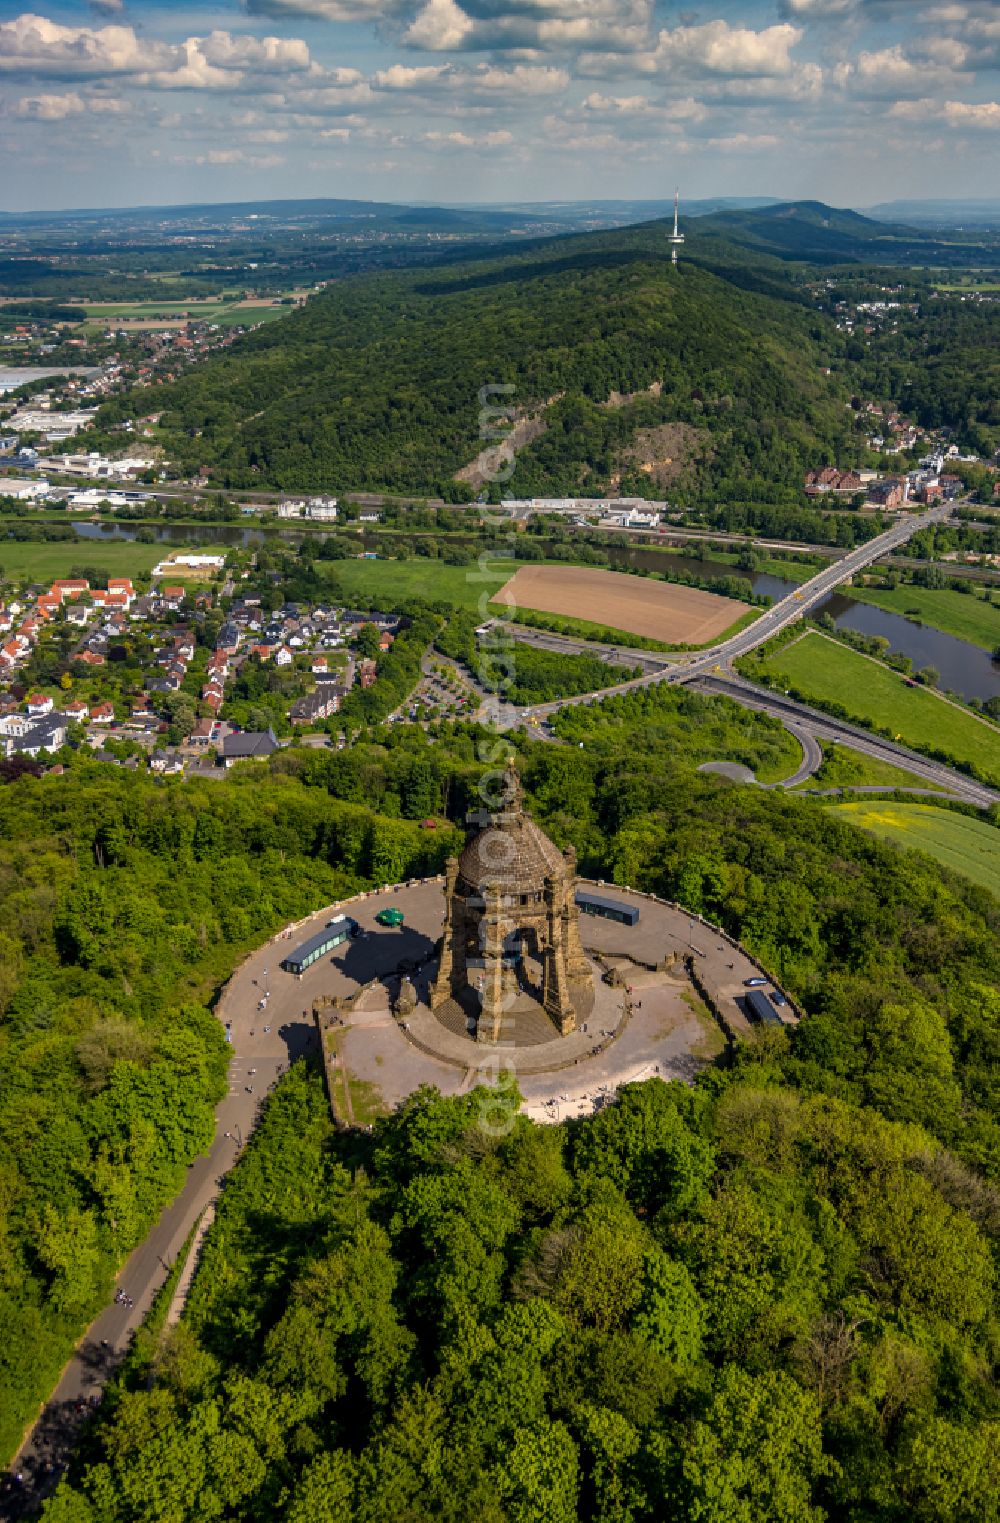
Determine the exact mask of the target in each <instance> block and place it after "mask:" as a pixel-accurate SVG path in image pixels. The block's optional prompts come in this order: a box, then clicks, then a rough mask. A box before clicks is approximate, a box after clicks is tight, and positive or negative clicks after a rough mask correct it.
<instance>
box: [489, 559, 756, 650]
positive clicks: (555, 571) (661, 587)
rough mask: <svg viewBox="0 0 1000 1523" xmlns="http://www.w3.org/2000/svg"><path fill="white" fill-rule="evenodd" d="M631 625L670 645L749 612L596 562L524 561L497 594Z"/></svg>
mask: <svg viewBox="0 0 1000 1523" xmlns="http://www.w3.org/2000/svg"><path fill="white" fill-rule="evenodd" d="M496 601H498V602H501V603H503V602H508V603H510V604H511V605H512V606H513V607H515V608H531V609H535V610H537V611H539V612H541V613H555V614H561V615H564V616H568V617H570V618H580V617H581V616H583V617H584V618H586V619H587V620H589V621H591V622H593V623H598V624H607V625H611V626H613V627H615V628H617V629H626V630H629V631H630V632H631V633H632V634H636V635H643V636H645V637H646V638H647V639H650V640H663V641H665V642H666V643H667V644H668V645H680V644H689V645H704V644H706V643H707V642H708V641H710V640H715V639H718V638H719V636H720V635H722V634H724V633H725V631H726V630H728V629H729V628H730V627H731V626H732V625H733V624H734V623H736V622H737V620H739V619H741V618H742V617H743V616H744V615H745V614H747V613H749V612H750V609H749V607H748V606H747V604H746V603H740V602H737V601H736V600H735V599H734V598H723V597H719V596H718V595H717V594H716V593H714V592H702V591H701V589H700V588H697V587H685V586H682V585H679V584H678V583H676V582H654V581H650V580H648V579H647V578H644V577H633V576H626V575H624V574H623V573H622V572H619V571H602V570H600V569H598V568H596V567H592V566H563V565H560V566H547V565H533V566H521V567H520V568H519V569H518V571H517V572H516V573H515V575H514V576H512V577H511V579H510V581H509V582H507V584H506V585H505V586H504V588H503V590H502V592H501V593H500V594H499V596H498V598H497V599H496Z"/></svg>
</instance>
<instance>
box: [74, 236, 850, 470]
mask: <svg viewBox="0 0 1000 1523" xmlns="http://www.w3.org/2000/svg"><path fill="white" fill-rule="evenodd" d="M719 268H720V270H721V273H710V272H708V271H707V270H704V269H700V268H698V267H697V266H696V265H695V264H694V263H689V264H687V265H684V266H682V267H681V268H680V269H679V270H673V269H671V267H670V265H669V262H668V261H666V260H665V258H664V245H663V230H662V228H661V227H658V226H655V225H653V226H645V227H639V228H632V229H627V230H624V231H621V232H611V233H602V234H595V235H589V236H574V237H571V238H564V239H554V240H550V241H549V242H545V243H540V244H536V245H533V246H532V247H531V248H530V249H524V250H520V251H518V252H516V253H506V252H505V253H500V254H497V255H495V256H494V257H492V258H485V257H481V258H479V259H477V260H475V261H473V262H469V263H466V264H460V265H455V264H454V263H442V265H441V266H440V268H438V269H433V270H422V271H419V272H414V271H407V272H400V273H392V274H376V275H370V276H365V277H363V278H357V279H350V280H345V281H342V282H339V283H337V284H335V285H333V286H331V287H329V288H328V289H327V290H325V291H323V292H321V293H320V294H319V295H317V296H316V297H314V298H313V299H312V300H311V301H310V302H309V303H308V304H307V306H306V307H305V308H304V309H303V310H301V311H299V312H296V313H294V314H293V315H292V316H291V317H289V318H288V319H287V320H286V321H284V322H282V323H280V324H274V325H271V326H270V327H268V328H264V329H262V330H260V331H259V332H257V333H254V334H251V335H249V336H247V337H246V338H244V339H242V340H240V341H239V342H237V343H236V344H235V345H234V346H233V347H232V349H230V350H228V351H227V352H226V354H225V355H218V356H213V357H211V358H209V359H207V360H206V361H205V362H204V363H203V364H200V365H199V366H197V367H196V368H195V369H194V370H193V371H192V372H191V374H189V375H187V376H185V377H183V378H182V379H181V380H180V381H179V382H177V383H176V385H174V386H172V387H170V388H169V389H168V390H166V391H165V393H164V395H163V398H162V401H163V404H164V409H165V410H164V417H163V432H164V442H165V443H166V445H167V448H168V453H169V454H170V456H171V458H172V459H174V460H175V462H176V464H177V468H178V469H180V470H182V471H187V470H189V469H191V468H193V467H195V466H198V465H201V464H203V463H207V464H210V465H211V466H212V467H213V468H214V470H215V472H216V475H217V477H218V479H219V480H220V481H221V482H223V483H226V484H229V485H232V486H249V485H255V484H260V483H263V482H267V483H269V484H272V485H275V486H281V487H289V488H300V487H321V486H329V485H330V484H331V483H333V484H335V485H336V486H338V487H340V488H350V487H353V488H388V489H392V490H396V491H400V492H410V491H413V492H428V491H452V490H453V489H454V486H455V483H454V482H453V481H452V478H453V475H454V473H455V471H457V470H458V469H459V468H460V467H462V466H465V465H468V464H469V463H470V462H471V461H472V460H473V459H474V458H475V456H476V455H477V453H478V451H479V450H480V449H481V448H482V447H483V439H482V438H481V437H480V405H481V403H480V389H481V388H483V387H491V386H512V387H513V388H514V389H513V391H512V392H510V393H505V394H502V395H499V396H497V395H491V396H490V397H489V398H488V399H487V401H488V402H489V403H490V404H492V405H496V404H498V403H500V404H504V403H507V402H510V403H511V404H512V405H513V407H514V408H515V409H516V410H517V411H518V412H519V413H531V412H532V410H533V409H537V408H540V407H541V408H547V413H546V418H547V425H548V426H547V429H546V431H545V432H544V433H543V434H542V435H541V436H540V437H539V438H538V439H536V440H535V442H534V443H532V444H530V445H529V446H528V447H527V448H526V449H525V450H523V451H522V453H521V456H520V459H519V463H518V466H517V471H516V483H517V490H518V491H519V492H532V491H541V490H548V491H552V490H557V491H562V490H578V489H579V490H591V491H595V492H600V491H603V490H607V488H608V484H609V481H610V479H611V478H612V476H620V477H621V478H622V480H621V484H622V486H623V487H628V488H629V489H634V490H638V491H642V492H643V493H644V494H649V493H650V492H651V491H652V492H654V494H655V492H656V491H659V490H662V487H661V486H659V485H657V482H658V481H660V480H662V479H664V478H661V477H660V476H659V474H654V475H652V476H651V475H650V474H648V473H645V472H644V471H643V468H642V463H643V460H645V459H647V458H648V459H650V460H653V461H654V462H655V464H656V472H657V473H659V471H660V469H661V467H663V469H667V467H666V465H665V464H664V462H665V461H669V463H670V469H669V473H668V474H669V475H670V479H674V478H676V481H677V483H678V486H679V487H683V488H684V493H685V494H686V495H688V496H695V497H697V496H698V495H699V494H700V493H701V492H702V491H703V490H707V489H708V487H709V486H710V485H711V486H712V487H714V488H718V487H723V486H725V485H726V484H727V483H728V484H733V483H736V482H739V494H738V495H740V496H741V497H747V496H749V497H750V498H758V497H759V498H763V499H765V500H766V499H768V498H773V497H774V496H775V494H776V493H777V494H778V495H779V496H780V494H781V492H785V493H786V494H787V493H788V492H790V491H793V490H794V491H795V492H797V491H798V490H799V488H800V487H801V480H802V472H803V470H804V469H805V468H806V467H807V466H808V465H810V464H815V463H817V461H819V460H826V459H833V458H834V457H838V456H839V454H840V452H841V450H842V449H843V448H844V447H846V445H847V443H848V442H849V440H850V432H849V418H848V415H847V413H846V411H845V409H844V406H843V402H844V397H843V396H842V395H841V392H840V390H839V388H838V385H837V383H836V381H835V380H833V379H831V378H830V377H829V376H828V375H827V374H825V373H824V370H825V367H826V365H827V364H828V363H829V354H830V351H831V350H832V351H834V352H839V351H840V350H841V349H842V347H843V345H842V340H841V338H840V336H839V335H838V334H837V332H836V329H835V327H834V325H833V324H832V323H831V322H830V321H829V319H827V318H826V317H824V316H821V315H819V314H816V313H810V311H809V310H808V308H807V307H805V306H804V305H803V304H802V297H801V293H800V292H798V291H797V290H796V289H795V288H793V287H791V286H787V288H786V287H782V286H781V284H780V283H778V284H777V285H776V286H775V290H777V291H780V292H783V295H784V296H785V297H786V298H787V299H784V300H783V299H780V298H779V297H776V296H775V295H773V294H771V295H764V294H761V292H760V291H755V290H747V289H743V288H742V286H741V285H740V284H739V283H737V282H736V281H735V280H733V279H730V278H729V274H730V272H729V270H728V268H723V267H722V266H720V267H719ZM768 289H770V287H768ZM654 384H655V385H656V386H657V387H662V391H661V392H660V394H658V395H656V394H652V393H649V391H648V389H649V388H651V387H653V386H654ZM612 394H619V395H620V397H622V398H624V399H625V400H624V402H623V403H622V405H617V406H603V405H601V404H603V403H606V402H607V401H608V399H609V398H611V397H612ZM637 394H639V395H637ZM630 398H631V399H632V400H629V399H630ZM550 404H551V405H550ZM146 405H147V404H146V402H145V401H144V400H143V396H142V394H141V393H137V394H136V395H135V396H134V397H133V398H131V399H130V398H128V397H125V398H120V399H112V400H111V401H109V402H108V403H107V405H106V406H105V408H104V409H103V410H102V415H101V416H102V422H103V424H104V425H105V426H112V425H113V424H114V423H115V422H117V421H119V420H120V419H122V418H123V417H125V416H127V415H128V414H129V413H130V412H132V413H134V412H135V411H136V410H137V409H138V410H142V408H143V407H145V406H146ZM664 428H665V429H666V431H665V432H664V431H663V430H664ZM487 442H488V441H487ZM845 461H846V456H845Z"/></svg>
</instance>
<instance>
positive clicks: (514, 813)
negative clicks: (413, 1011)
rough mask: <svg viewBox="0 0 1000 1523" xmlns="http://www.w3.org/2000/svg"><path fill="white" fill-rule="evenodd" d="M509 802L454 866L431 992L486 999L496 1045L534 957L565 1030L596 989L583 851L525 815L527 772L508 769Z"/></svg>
mask: <svg viewBox="0 0 1000 1523" xmlns="http://www.w3.org/2000/svg"><path fill="white" fill-rule="evenodd" d="M504 785H505V796H504V801H503V804H502V805H501V807H500V808H499V809H498V810H496V811H495V812H494V813H492V814H490V815H489V816H488V817H487V818H486V822H485V824H484V825H483V827H482V828H481V829H480V830H479V832H478V833H477V834H476V835H475V836H473V837H472V839H471V840H470V841H469V843H468V844H467V846H466V848H465V850H464V851H463V852H462V855H461V857H457V858H456V857H451V858H450V859H449V861H448V864H447V883H446V888H445V895H446V911H445V924H444V937H443V941H442V945H441V962H440V966H439V969H438V975H437V979H436V981H435V985H434V989H433V992H432V996H431V1005H432V1008H434V1009H439V1008H440V1007H441V1006H442V1005H443V1004H445V1003H446V1002H447V1001H449V1000H452V999H454V1000H457V1001H458V1002H459V1003H460V1004H467V1003H468V1002H469V1000H470V999H471V998H472V997H473V996H475V995H478V996H479V1007H480V1008H479V1021H478V1027H477V1038H478V1040H479V1041H481V1042H490V1043H496V1042H498V1041H500V1040H502V1039H508V1038H509V1037H510V1035H511V1033H510V1032H509V1031H506V1030H505V1025H506V1023H507V1021H508V1019H510V1020H512V1019H513V1016H512V1015H511V1014H510V1012H511V1010H512V1007H513V1005H514V1004H515V1002H516V1001H517V1000H518V998H519V997H520V996H522V995H524V994H526V993H529V992H530V990H529V988H528V985H527V983H526V971H525V970H526V968H527V966H528V964H529V961H531V962H533V963H535V964H536V965H538V964H540V967H541V987H540V988H539V989H537V990H536V991H535V992H536V995H537V998H538V1000H539V1002H540V1003H541V1004H542V1006H543V1007H544V1009H545V1011H546V1012H547V1014H548V1015H549V1016H550V1017H551V1019H552V1021H553V1022H554V1024H555V1026H556V1027H557V1029H558V1030H559V1032H560V1033H561V1034H562V1035H563V1036H566V1035H568V1034H569V1033H570V1032H571V1031H573V1030H574V1029H575V1027H576V1007H577V1005H579V1004H580V1002H581V999H582V998H583V997H584V996H589V995H592V993H593V978H592V975H591V972H590V965H589V963H588V962H587V959H586V957H585V956H584V953H583V947H582V945H581V942H580V924H579V910H578V909H577V907H576V854H575V852H574V851H573V850H572V848H569V849H568V850H567V851H565V852H561V851H560V850H559V848H558V847H557V846H556V845H555V843H554V842H552V841H550V840H549V838H548V836H547V835H546V834H545V832H544V831H543V830H541V829H539V827H538V826H537V825H536V824H535V822H534V821H533V820H532V819H530V818H529V816H528V815H526V814H525V812H524V799H523V794H522V791H521V782H520V778H519V777H518V775H517V771H516V769H515V767H514V765H513V763H511V764H510V765H509V766H508V768H507V770H506V772H505V773H504Z"/></svg>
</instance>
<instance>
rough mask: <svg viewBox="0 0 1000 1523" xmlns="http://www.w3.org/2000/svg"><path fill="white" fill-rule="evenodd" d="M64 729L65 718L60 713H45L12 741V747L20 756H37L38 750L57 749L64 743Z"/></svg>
mask: <svg viewBox="0 0 1000 1523" xmlns="http://www.w3.org/2000/svg"><path fill="white" fill-rule="evenodd" d="M66 729H67V725H66V720H65V718H64V717H63V715H62V714H46V715H45V716H44V718H42V719H39V720H38V721H37V722H36V723H35V724H33V725H32V726H31V727H30V728H29V729H28V730H27V731H26V732H25V734H24V735H22V736H21V737H20V738H19V739H17V740H15V741H14V746H13V749H14V751H15V752H16V753H17V754H19V755H20V756H37V755H38V754H39V752H40V751H58V750H59V747H60V746H64V745H65V744H66Z"/></svg>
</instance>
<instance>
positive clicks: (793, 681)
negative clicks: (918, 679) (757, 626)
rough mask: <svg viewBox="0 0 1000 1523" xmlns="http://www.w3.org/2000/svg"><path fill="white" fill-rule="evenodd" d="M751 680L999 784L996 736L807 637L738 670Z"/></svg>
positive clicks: (822, 639) (829, 643)
mask: <svg viewBox="0 0 1000 1523" xmlns="http://www.w3.org/2000/svg"><path fill="white" fill-rule="evenodd" d="M740 664H741V666H743V667H744V669H745V670H746V672H747V675H748V676H750V677H755V676H760V675H761V674H765V675H767V676H769V677H771V678H778V679H781V685H782V686H783V687H786V688H790V689H794V691H795V693H797V694H798V695H799V696H800V697H801V698H802V699H803V700H804V701H806V702H808V701H809V700H810V699H819V700H820V701H821V702H826V703H836V704H839V705H840V706H841V707H842V708H843V709H844V711H845V712H846V713H847V714H849V715H850V716H851V718H853V719H857V720H860V721H861V723H863V724H870V725H877V726H880V727H882V728H884V729H886V730H888V731H889V732H890V733H891V734H892V735H893V737H894V738H896V739H898V740H901V741H902V742H903V743H904V744H910V745H914V746H921V747H932V748H933V749H934V750H936V751H939V752H941V753H942V754H943V755H947V756H949V757H952V758H953V759H954V760H955V761H958V762H967V763H971V764H972V765H973V766H975V767H976V768H977V769H978V770H979V772H980V774H981V775H982V776H983V777H984V778H987V779H989V780H990V781H991V782H995V783H1000V730H998V729H997V727H996V726H995V725H992V724H989V723H987V721H985V720H982V719H978V718H976V716H975V715H974V714H971V713H969V712H968V711H967V710H965V709H962V708H959V707H958V705H957V704H953V703H948V702H947V701H946V700H945V699H943V698H941V697H939V696H938V695H937V694H935V693H933V692H931V691H929V690H928V689H927V688H922V687H908V686H907V685H906V683H905V681H904V680H903V678H902V676H901V675H900V674H899V673H898V672H894V671H892V670H891V669H890V668H889V667H886V666H882V665H881V664H880V663H879V662H877V661H871V660H869V659H868V657H867V656H862V655H859V654H858V652H857V651H853V650H851V649H850V648H849V647H848V646H846V645H841V644H840V642H839V641H837V640H831V639H828V638H827V636H826V635H822V634H819V633H818V632H817V631H815V630H811V631H810V632H809V633H808V634H805V635H803V636H802V637H801V639H798V640H796V641H795V642H794V643H793V644H792V645H786V646H785V647H784V649H783V650H778V651H775V652H774V653H773V654H772V655H770V656H765V658H764V659H763V660H762V661H747V662H745V663H740Z"/></svg>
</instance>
